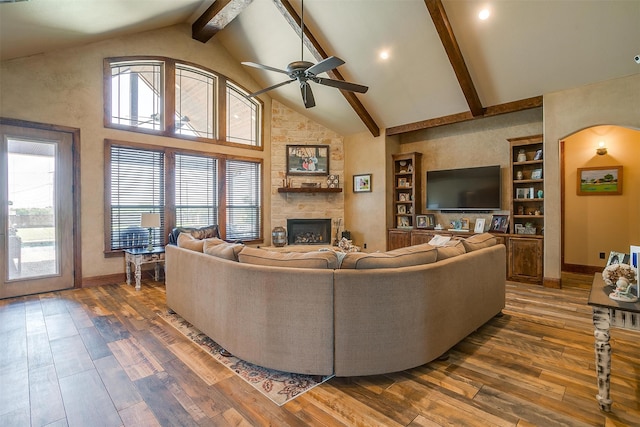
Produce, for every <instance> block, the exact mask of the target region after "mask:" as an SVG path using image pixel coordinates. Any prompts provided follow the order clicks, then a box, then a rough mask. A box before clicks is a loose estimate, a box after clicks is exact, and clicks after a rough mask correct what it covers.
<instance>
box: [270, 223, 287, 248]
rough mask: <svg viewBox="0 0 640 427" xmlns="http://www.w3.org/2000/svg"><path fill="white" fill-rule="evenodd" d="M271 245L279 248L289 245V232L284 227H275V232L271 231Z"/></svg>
mask: <svg viewBox="0 0 640 427" xmlns="http://www.w3.org/2000/svg"><path fill="white" fill-rule="evenodd" d="M271 244H272V245H273V246H275V247H278V248H281V247H283V246H284V245H286V244H287V230H285V229H284V227H280V226H278V227H273V230H271Z"/></svg>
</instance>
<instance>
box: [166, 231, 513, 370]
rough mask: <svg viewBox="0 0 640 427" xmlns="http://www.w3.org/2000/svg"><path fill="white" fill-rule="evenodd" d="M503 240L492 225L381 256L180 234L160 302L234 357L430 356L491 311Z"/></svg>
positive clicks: (369, 366) (405, 364)
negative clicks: (278, 248) (271, 247)
mask: <svg viewBox="0 0 640 427" xmlns="http://www.w3.org/2000/svg"><path fill="white" fill-rule="evenodd" d="M505 259H506V256H505V247H504V245H501V244H496V239H495V238H494V237H493V236H491V235H490V234H480V235H475V236H472V237H470V238H468V239H463V240H457V241H451V242H449V243H448V244H447V245H446V246H442V247H434V246H431V245H428V244H423V245H416V246H411V247H408V248H402V249H398V250H394V251H389V252H386V253H371V254H366V253H361V252H353V253H347V254H342V253H336V252H334V251H313V252H308V253H282V252H271V251H267V250H264V249H257V248H252V247H245V246H243V245H241V244H229V243H226V242H223V241H222V240H220V239H202V240H199V239H194V238H192V237H191V236H189V235H187V234H186V233H182V234H180V236H179V238H178V244H177V245H168V246H167V248H166V293H167V305H168V307H169V308H170V309H172V310H174V311H175V312H177V313H178V314H179V315H180V316H182V317H183V318H184V319H186V320H187V321H188V322H190V323H192V324H193V325H194V326H196V327H197V328H198V329H200V330H201V331H202V332H204V333H205V334H206V335H208V336H209V337H210V338H212V339H213V340H214V341H216V342H217V343H218V344H220V345H221V346H222V347H224V348H225V349H227V350H228V351H229V352H231V353H233V354H234V355H236V356H237V357H239V358H241V359H243V360H245V361H248V362H251V363H254V364H257V365H260V366H264V367H267V368H271V369H277V370H281V371H287V372H296V373H303V374H312V375H331V374H335V375H336V376H360V375H373V374H382V373H388V372H396V371H401V370H404V369H408V368H412V367H415V366H419V365H422V364H425V363H428V362H430V361H432V360H434V359H436V358H438V357H439V356H441V355H443V354H445V353H446V352H447V351H448V350H449V349H450V348H451V347H453V346H454V345H455V344H457V343H458V342H459V341H461V340H462V339H463V338H465V337H466V336H467V335H469V334H470V333H472V332H473V331H474V330H475V329H477V328H479V327H480V326H482V325H483V324H484V323H486V322H487V321H488V320H490V319H491V318H492V317H493V316H495V315H497V314H499V313H500V312H501V310H502V309H503V308H504V304H505V271H506V267H505Z"/></svg>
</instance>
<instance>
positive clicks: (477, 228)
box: [473, 218, 485, 233]
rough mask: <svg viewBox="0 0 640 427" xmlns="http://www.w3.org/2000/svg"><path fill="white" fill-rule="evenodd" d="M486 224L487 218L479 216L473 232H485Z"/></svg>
mask: <svg viewBox="0 0 640 427" xmlns="http://www.w3.org/2000/svg"><path fill="white" fill-rule="evenodd" d="M484 224H485V219H484V218H478V219H476V223H475V225H474V227H473V232H474V233H484Z"/></svg>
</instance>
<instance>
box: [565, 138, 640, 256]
mask: <svg viewBox="0 0 640 427" xmlns="http://www.w3.org/2000/svg"><path fill="white" fill-rule="evenodd" d="M599 141H604V142H605V143H606V146H607V154H606V155H598V154H596V147H597V146H598V142H599ZM609 166H622V167H623V173H622V178H623V179H622V188H623V193H622V195H609V196H597V195H589V196H578V195H577V191H576V187H577V180H578V173H577V172H578V171H577V169H578V168H584V167H609ZM564 182H565V196H564V197H565V198H564V215H565V220H564V239H565V240H564V262H565V263H567V264H574V265H579V266H598V267H604V266H605V265H606V261H607V258H608V256H609V252H610V251H616V252H623V253H628V252H629V245H631V244H635V245H637V244H638V243H640V221H639V219H640V131H637V130H632V129H627V128H623V127H618V126H594V127H592V128H589V129H585V130H582V131H579V132H577V133H576V134H574V135H571V136H569V137H567V138H565V139H564ZM600 252H603V253H605V259H600V258H599V253H600Z"/></svg>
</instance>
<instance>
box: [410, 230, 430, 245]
mask: <svg viewBox="0 0 640 427" xmlns="http://www.w3.org/2000/svg"><path fill="white" fill-rule="evenodd" d="M433 236H435V233H434V232H433V231H425V230H413V231H412V232H411V245H412V246H413V245H420V244H422V243H429V241H430V240H431V239H433Z"/></svg>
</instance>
